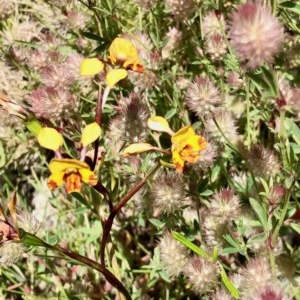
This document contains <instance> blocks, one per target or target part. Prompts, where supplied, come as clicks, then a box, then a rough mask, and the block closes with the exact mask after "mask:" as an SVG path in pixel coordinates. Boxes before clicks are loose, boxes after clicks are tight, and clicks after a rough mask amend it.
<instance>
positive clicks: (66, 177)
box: [47, 158, 98, 194]
mask: <svg viewBox="0 0 300 300" xmlns="http://www.w3.org/2000/svg"><path fill="white" fill-rule="evenodd" d="M49 169H50V172H51V174H52V175H51V176H50V177H49V178H48V182H47V185H48V187H49V189H50V190H52V189H55V188H57V187H59V186H61V185H63V184H64V183H65V190H66V192H67V193H68V194H69V193H72V192H81V190H82V182H85V183H87V184H89V185H92V186H94V185H96V184H97V182H98V179H97V176H96V175H95V174H94V173H93V172H92V171H91V170H90V167H89V166H88V164H86V163H85V162H82V161H79V160H77V159H71V158H63V159H53V160H52V161H51V162H50V164H49Z"/></svg>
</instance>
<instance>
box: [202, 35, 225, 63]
mask: <svg viewBox="0 0 300 300" xmlns="http://www.w3.org/2000/svg"><path fill="white" fill-rule="evenodd" d="M204 50H205V52H206V53H207V54H208V55H209V56H210V57H211V59H212V60H214V61H218V60H221V59H222V58H223V56H224V55H225V54H226V52H227V45H226V43H225V40H224V38H223V37H222V36H221V35H219V34H215V35H210V36H208V37H207V38H206V39H205V41H204Z"/></svg>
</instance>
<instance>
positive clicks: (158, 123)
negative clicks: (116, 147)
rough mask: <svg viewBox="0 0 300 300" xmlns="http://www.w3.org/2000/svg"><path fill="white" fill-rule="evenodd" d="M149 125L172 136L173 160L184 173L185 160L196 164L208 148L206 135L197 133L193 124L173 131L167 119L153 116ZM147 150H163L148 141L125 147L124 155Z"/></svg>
mask: <svg viewBox="0 0 300 300" xmlns="http://www.w3.org/2000/svg"><path fill="white" fill-rule="evenodd" d="M148 127H149V128H150V129H152V130H156V131H160V132H166V133H168V134H169V135H170V136H171V142H172V148H171V152H172V160H173V164H174V166H175V169H176V171H177V172H179V173H182V172H183V168H184V164H185V162H187V163H191V164H194V163H196V162H197V161H198V160H199V159H200V153H201V151H202V150H204V149H206V147H207V143H206V141H205V139H204V137H202V136H200V135H197V134H196V133H195V130H194V129H193V128H192V126H185V127H183V128H181V129H180V130H178V131H177V132H175V133H174V132H173V131H172V129H171V128H170V127H169V124H168V122H167V120H165V119H164V118H162V117H152V118H150V119H149V120H148ZM146 151H161V149H159V148H157V147H154V146H152V145H151V144H147V143H135V144H132V145H130V146H128V147H127V148H126V149H124V152H123V155H124V156H128V155H131V154H136V153H142V152H146Z"/></svg>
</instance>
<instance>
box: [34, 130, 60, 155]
mask: <svg viewBox="0 0 300 300" xmlns="http://www.w3.org/2000/svg"><path fill="white" fill-rule="evenodd" d="M37 140H38V142H39V144H40V145H41V146H42V147H44V148H46V149H50V150H53V151H56V150H58V149H59V147H60V146H61V145H62V144H63V142H64V140H63V137H62V135H61V134H60V133H59V132H58V131H57V130H56V129H54V128H50V127H44V128H42V129H41V130H40V131H39V133H38V137H37Z"/></svg>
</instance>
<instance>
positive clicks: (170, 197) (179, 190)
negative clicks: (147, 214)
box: [151, 172, 187, 214]
mask: <svg viewBox="0 0 300 300" xmlns="http://www.w3.org/2000/svg"><path fill="white" fill-rule="evenodd" d="M151 195H152V198H153V200H154V203H153V204H154V207H156V208H158V209H159V210H160V211H161V212H162V213H166V214H174V213H176V212H177V211H179V210H181V209H182V207H183V206H185V205H186V204H187V198H186V195H185V191H184V182H183V179H182V177H181V176H180V175H179V174H178V173H175V172H167V173H165V172H161V173H160V174H159V175H158V176H157V177H156V178H155V180H154V181H153V185H152V188H151Z"/></svg>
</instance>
